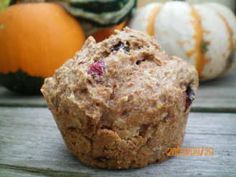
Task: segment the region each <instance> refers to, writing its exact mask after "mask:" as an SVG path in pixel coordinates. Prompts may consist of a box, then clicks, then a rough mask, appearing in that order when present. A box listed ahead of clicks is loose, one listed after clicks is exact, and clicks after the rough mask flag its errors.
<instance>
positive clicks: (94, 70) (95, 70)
mask: <svg viewBox="0 0 236 177" xmlns="http://www.w3.org/2000/svg"><path fill="white" fill-rule="evenodd" d="M104 72H105V63H104V61H102V60H99V61H96V62H94V63H93V64H91V65H90V67H89V70H88V74H91V75H94V76H102V75H103V74H104Z"/></svg>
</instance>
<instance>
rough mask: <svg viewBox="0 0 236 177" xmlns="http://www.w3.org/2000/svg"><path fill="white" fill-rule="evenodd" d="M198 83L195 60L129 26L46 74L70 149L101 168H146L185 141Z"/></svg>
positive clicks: (51, 106) (50, 101) (91, 40)
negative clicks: (192, 63)
mask: <svg viewBox="0 0 236 177" xmlns="http://www.w3.org/2000/svg"><path fill="white" fill-rule="evenodd" d="M197 87H198V75H197V72H196V70H195V69H194V67H193V66H190V65H188V64H187V63H186V62H185V61H183V60H182V59H180V58H177V57H170V56H168V55H167V54H166V53H165V52H164V51H162V50H161V49H160V46H159V45H158V44H157V43H156V41H155V40H154V39H153V38H151V37H149V36H147V35H145V34H144V33H141V32H138V31H135V30H131V29H129V28H125V29H124V30H123V31H116V32H115V34H114V35H112V36H110V37H109V38H108V39H106V40H104V41H102V42H99V43H96V41H95V40H94V38H92V37H89V38H88V39H87V41H86V42H85V44H84V46H83V47H82V49H81V50H80V51H79V52H78V53H77V54H76V55H75V57H74V58H73V59H70V60H68V61H67V62H66V63H65V64H64V65H62V66H61V67H60V68H59V69H57V70H56V72H55V74H54V75H53V76H52V77H49V78H47V79H45V82H44V85H43V86H42V89H41V91H42V93H43V95H44V97H45V99H46V101H47V103H48V107H49V109H50V110H51V112H52V114H53V116H54V119H55V121H56V123H57V126H58V128H59V130H60V132H61V134H62V136H63V139H64V141H65V143H66V145H67V147H68V149H69V150H70V151H71V152H72V153H73V154H74V155H75V156H76V157H78V159H79V160H80V161H81V162H83V163H84V164H87V165H89V166H93V167H99V168H109V169H126V168H140V167H144V166H146V165H148V164H150V163H155V162H160V161H163V160H165V159H167V158H169V157H168V153H167V151H168V149H169V148H172V147H179V146H181V144H182V142H183V137H184V131H185V127H186V122H187V117H188V113H189V110H190V106H191V103H192V101H193V99H194V96H195V92H196V90H197Z"/></svg>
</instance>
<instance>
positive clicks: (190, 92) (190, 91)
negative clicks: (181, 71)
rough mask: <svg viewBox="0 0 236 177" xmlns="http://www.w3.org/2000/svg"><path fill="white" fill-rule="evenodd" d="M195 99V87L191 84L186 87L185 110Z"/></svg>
mask: <svg viewBox="0 0 236 177" xmlns="http://www.w3.org/2000/svg"><path fill="white" fill-rule="evenodd" d="M194 99H195V93H194V91H193V89H192V88H191V87H190V86H188V87H187V89H186V104H185V111H186V110H187V109H188V108H189V106H190V105H191V104H192V102H193V100H194Z"/></svg>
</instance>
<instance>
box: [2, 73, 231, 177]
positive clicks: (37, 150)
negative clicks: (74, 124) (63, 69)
mask: <svg viewBox="0 0 236 177" xmlns="http://www.w3.org/2000/svg"><path fill="white" fill-rule="evenodd" d="M183 147H187V148H191V147H198V148H200V147H203V148H213V150H214V154H213V155H212V156H179V157H173V158H171V159H170V160H167V161H165V162H163V163H160V164H153V165H149V166H148V167H145V168H142V169H131V170H101V169H95V168H90V167H87V166H84V165H82V164H81V163H80V162H79V161H78V160H77V159H76V158H75V157H74V156H73V155H71V154H70V152H69V151H68V150H67V149H66V147H65V145H64V143H63V140H62V138H61V136H60V133H59V131H58V129H57V127H56V124H55V122H54V120H53V118H52V115H51V113H50V112H49V110H48V109H47V106H46V104H45V102H44V100H43V99H42V97H40V96H34V97H27V96H20V95H17V94H13V93H11V92H9V91H7V90H6V89H4V88H2V87H0V177H89V176H93V177H149V176H150V177H156V176H158V177H171V176H175V177H176V176H177V177H178V176H179V177H187V176H189V177H190V176H191V177H195V176H196V177H200V176H209V177H213V176H218V177H236V72H232V73H231V74H229V75H227V76H226V77H224V78H221V79H218V80H214V81H211V82H207V83H202V84H201V87H200V90H199V93H198V97H197V100H196V101H195V103H194V104H193V108H192V111H191V113H190V116H189V120H188V125H187V130H186V135H185V140H184V144H183Z"/></svg>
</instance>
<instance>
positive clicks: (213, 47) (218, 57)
mask: <svg viewBox="0 0 236 177" xmlns="http://www.w3.org/2000/svg"><path fill="white" fill-rule="evenodd" d="M129 26H130V27H131V28H134V29H137V30H141V31H144V32H146V33H148V34H149V35H152V36H154V37H155V38H156V39H157V41H158V42H159V44H160V45H161V47H162V48H163V49H164V50H166V52H167V53H169V54H170V55H176V56H179V57H181V58H184V59H186V60H187V61H188V62H189V63H192V64H193V65H195V66H196V69H197V70H198V72H199V76H200V79H201V80H209V79H213V78H216V77H218V76H220V75H222V74H223V73H225V72H226V71H227V70H228V69H229V68H230V66H231V65H232V63H233V59H234V56H236V55H235V53H236V52H235V50H236V18H235V16H234V14H233V12H231V10H229V9H228V8H227V7H225V6H223V5H220V4H217V3H204V4H196V5H191V4H188V3H186V2H177V1H172V2H167V3H164V4H160V3H151V4H148V5H146V6H144V7H142V8H140V9H138V10H137V12H136V14H135V15H134V17H133V19H132V20H131V22H130V24H129Z"/></svg>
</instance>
